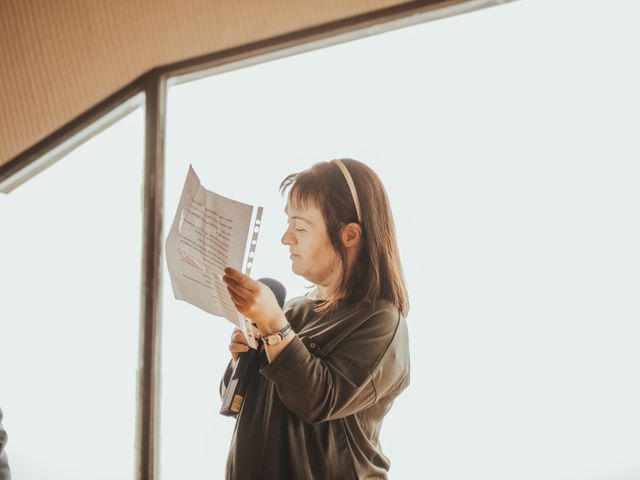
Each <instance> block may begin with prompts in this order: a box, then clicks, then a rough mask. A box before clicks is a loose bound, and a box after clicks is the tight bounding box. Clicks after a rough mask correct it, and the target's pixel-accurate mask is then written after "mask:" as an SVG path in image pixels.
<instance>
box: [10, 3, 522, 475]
mask: <svg viewBox="0 0 640 480" xmlns="http://www.w3.org/2000/svg"><path fill="white" fill-rule="evenodd" d="M511 1H515V0H418V1H409V2H406V3H402V4H400V5H396V6H394V7H389V8H385V9H381V10H377V11H373V12H369V13H366V14H361V15H357V16H353V17H350V18H346V19H342V20H338V21H334V22H330V23H326V24H323V25H319V26H316V27H311V28H306V29H303V30H299V31H296V32H292V33H288V34H285V35H279V36H276V37H273V38H269V39H266V40H261V41H258V42H253V43H249V44H246V45H242V46H239V47H234V48H231V49H228V50H224V51H220V52H216V53H213V54H209V55H204V56H201V57H196V58H192V59H189V60H186V61H182V62H177V63H174V64H170V65H165V66H162V67H159V68H154V69H152V70H150V71H149V72H147V73H145V74H144V75H141V76H140V77H138V78H137V79H135V80H134V81H132V82H131V83H129V84H128V85H126V86H125V87H123V88H122V89H120V90H119V91H117V92H116V93H114V94H113V95H111V96H109V97H108V98H107V99H105V100H104V101H102V102H100V103H99V104H97V105H96V106H94V107H93V108H91V109H90V110H88V111H86V112H85V113H83V114H81V115H79V116H78V117H77V118H75V119H74V120H72V121H71V122H69V123H67V124H66V125H64V126H63V127H61V128H60V129H58V130H57V131H55V132H53V133H52V134H51V135H49V136H48V137H46V138H45V139H44V140H42V141H41V142H38V143H37V144H35V145H33V146H32V147H31V148H29V149H27V150H25V151H24V152H22V153H21V154H19V155H18V156H16V157H14V158H13V159H11V160H10V161H9V162H8V163H6V164H5V165H2V166H0V192H3V193H9V192H11V191H12V190H14V189H15V188H17V187H18V186H19V185H21V184H22V183H24V182H25V181H28V180H29V179H30V178H32V177H33V176H34V175H36V174H37V173H39V172H40V171H42V170H44V169H45V168H47V167H48V166H50V165H52V164H53V163H55V162H56V161H58V160H59V159H61V158H62V157H64V156H65V155H66V154H67V153H69V152H70V151H71V150H73V149H75V148H77V147H78V146H80V145H81V144H83V143H84V142H86V141H87V140H89V139H90V138H92V137H93V136H95V135H97V134H98V133H100V132H101V131H103V130H104V129H106V128H107V127H108V126H110V125H112V124H113V123H115V122H117V121H118V120H120V119H121V118H123V117H124V116H125V115H127V114H128V113H130V112H132V111H133V110H135V109H137V108H140V107H141V106H144V108H145V164H144V165H145V166H144V200H143V202H144V207H143V208H144V210H143V212H144V213H143V251H142V279H141V287H142V288H141V295H142V299H141V300H142V301H141V312H140V346H139V366H138V393H137V396H138V405H137V412H136V422H137V428H136V449H137V451H136V480H153V479H154V478H159V474H158V460H159V458H158V444H159V428H158V427H159V418H158V417H159V400H160V394H159V369H160V325H161V323H160V320H161V311H160V308H161V298H160V292H161V284H160V278H161V275H160V274H161V255H162V241H161V239H162V232H163V225H162V219H163V211H162V206H163V198H164V137H165V128H166V103H167V89H168V87H170V86H173V85H178V84H181V83H185V82H189V81H193V80H196V79H199V78H202V77H207V76H211V75H215V74H219V73H223V72H226V71H230V70H235V69H239V68H243V67H246V66H249V65H254V64H258V63H263V62H268V61H272V60H275V59H278V58H284V57H287V56H290V55H296V54H299V53H303V52H307V51H311V50H315V49H319V48H324V47H327V46H332V45H336V44H339V43H344V42H348V41H351V40H355V39H359V38H364V37H368V36H371V35H376V34H379V33H384V32H388V31H391V30H396V29H399V28H404V27H407V26H411V25H415V24H419V23H425V22H428V21H431V20H436V19H440V18H444V17H449V16H454V15H458V14H462V13H467V12H470V11H474V10H479V9H482V8H486V7H490V6H494V5H499V4H503V3H508V2H511Z"/></svg>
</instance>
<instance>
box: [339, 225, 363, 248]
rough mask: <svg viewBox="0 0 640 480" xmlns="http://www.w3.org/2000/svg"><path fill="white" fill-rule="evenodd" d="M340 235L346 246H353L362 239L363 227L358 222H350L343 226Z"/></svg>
mask: <svg viewBox="0 0 640 480" xmlns="http://www.w3.org/2000/svg"><path fill="white" fill-rule="evenodd" d="M340 237H341V238H342V244H343V245H344V246H345V247H347V248H349V247H353V246H354V245H357V244H358V243H360V240H361V239H362V227H361V226H360V224H358V223H348V224H346V225H344V226H343V227H342V232H340Z"/></svg>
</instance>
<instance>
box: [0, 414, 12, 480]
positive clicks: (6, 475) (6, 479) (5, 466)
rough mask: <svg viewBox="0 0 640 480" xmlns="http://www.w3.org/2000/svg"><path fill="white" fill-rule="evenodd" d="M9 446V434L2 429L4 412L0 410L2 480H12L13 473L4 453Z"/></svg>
mask: <svg viewBox="0 0 640 480" xmlns="http://www.w3.org/2000/svg"><path fill="white" fill-rule="evenodd" d="M6 444H7V432H6V431H5V429H4V428H3V427H2V410H0V480H11V472H10V471H9V461H8V460H7V454H6V452H5V451H4V446H5V445H6Z"/></svg>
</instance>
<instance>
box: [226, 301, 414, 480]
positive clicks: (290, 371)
mask: <svg viewBox="0 0 640 480" xmlns="http://www.w3.org/2000/svg"><path fill="white" fill-rule="evenodd" d="M317 302H318V301H315V300H310V299H308V298H306V297H298V298H295V299H292V300H290V301H289V302H287V304H286V305H285V308H284V312H285V316H286V317H287V320H288V321H289V322H290V323H291V326H292V327H293V330H294V331H295V332H296V336H295V337H294V338H293V339H292V341H291V342H290V343H289V344H288V345H287V346H286V347H285V349H284V350H282V352H280V354H279V355H278V357H276V358H275V360H274V361H273V362H271V363H269V362H268V360H267V358H266V355H265V353H264V351H261V352H260V355H261V356H262V357H263V358H262V360H261V361H259V362H258V366H257V367H256V371H255V372H253V374H252V378H251V381H250V384H249V387H248V390H247V392H246V395H245V400H244V404H243V406H242V410H241V411H240V413H239V414H238V415H237V416H236V425H235V429H234V432H233V436H232V439H231V447H230V450H229V456H228V458H227V468H226V478H227V479H228V480H249V479H260V480H270V479H274V480H275V479H278V480H282V479H295V480H306V479H321V480H331V479H340V480H347V479H386V478H387V472H388V471H389V469H390V465H391V462H390V460H389V459H388V458H387V457H386V456H385V455H384V453H383V452H382V447H381V445H380V441H379V434H380V429H381V426H382V421H383V418H384V416H385V415H386V414H387V413H388V412H389V410H390V409H391V406H392V404H393V402H394V400H395V398H396V397H397V396H398V395H399V394H400V393H401V392H402V391H403V390H405V389H406V388H407V386H408V385H409V338H408V331H407V325H406V322H405V319H404V318H403V317H402V315H400V313H399V311H398V309H397V308H396V307H394V306H393V305H391V304H390V303H389V302H387V301H386V300H380V301H378V302H376V303H375V304H373V305H365V304H358V305H353V304H351V305H348V304H343V305H340V306H339V307H338V309H337V310H336V311H335V312H334V313H333V314H332V315H319V314H317V313H315V312H314V311H313V310H312V307H313V306H314V305H315V304H316V303H317ZM232 373H233V372H232V365H231V362H229V364H228V365H227V370H226V371H225V374H224V375H223V378H222V381H221V383H220V394H221V395H223V393H224V389H225V388H226V385H227V383H228V381H229V379H230V377H231V375H232ZM397 440H398V441H399V440H400V439H397Z"/></svg>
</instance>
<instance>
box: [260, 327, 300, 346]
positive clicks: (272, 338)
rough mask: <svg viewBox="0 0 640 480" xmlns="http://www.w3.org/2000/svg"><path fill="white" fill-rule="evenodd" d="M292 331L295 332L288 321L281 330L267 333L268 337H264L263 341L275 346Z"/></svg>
mask: <svg viewBox="0 0 640 480" xmlns="http://www.w3.org/2000/svg"><path fill="white" fill-rule="evenodd" d="M291 332H293V329H292V328H291V324H290V323H288V322H287V325H285V327H284V328H283V329H282V330H280V331H279V332H276V333H272V334H271V335H267V336H266V337H262V343H264V344H265V345H269V346H270V347H273V346H274V345H277V344H279V343H280V342H281V341H282V339H283V338H284V337H286V336H287V335H289V334H290V333H291Z"/></svg>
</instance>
